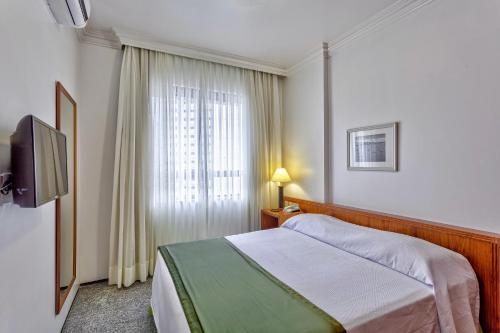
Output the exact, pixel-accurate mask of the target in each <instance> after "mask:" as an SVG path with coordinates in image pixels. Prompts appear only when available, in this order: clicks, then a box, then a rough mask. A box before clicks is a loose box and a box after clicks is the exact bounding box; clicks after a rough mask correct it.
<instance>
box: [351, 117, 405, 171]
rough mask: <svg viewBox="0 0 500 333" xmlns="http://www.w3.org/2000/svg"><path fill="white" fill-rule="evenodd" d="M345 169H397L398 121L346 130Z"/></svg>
mask: <svg viewBox="0 0 500 333" xmlns="http://www.w3.org/2000/svg"><path fill="white" fill-rule="evenodd" d="M347 169H348V170H372V171H393V172H395V171H398V123H397V122H394V123H390V124H383V125H376V126H367V127H359V128H353V129H349V130H347Z"/></svg>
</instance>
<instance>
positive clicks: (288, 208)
mask: <svg viewBox="0 0 500 333" xmlns="http://www.w3.org/2000/svg"><path fill="white" fill-rule="evenodd" d="M283 211H284V212H285V213H295V212H300V207H299V205H290V206H286V207H285V208H283Z"/></svg>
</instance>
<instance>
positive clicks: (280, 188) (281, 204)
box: [278, 186, 285, 209]
mask: <svg viewBox="0 0 500 333" xmlns="http://www.w3.org/2000/svg"><path fill="white" fill-rule="evenodd" d="M278 198H279V199H278V200H279V206H278V207H279V208H280V209H283V207H285V200H284V196H283V186H278Z"/></svg>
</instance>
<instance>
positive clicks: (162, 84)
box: [109, 46, 282, 287]
mask: <svg viewBox="0 0 500 333" xmlns="http://www.w3.org/2000/svg"><path fill="white" fill-rule="evenodd" d="M198 78H199V79H198ZM188 79H189V80H188ZM193 87H196V91H199V95H200V96H205V97H199V98H200V103H198V104H199V105H197V106H196V107H195V109H193V110H192V112H194V113H196V114H198V115H204V114H206V113H207V112H214V111H213V110H215V109H216V108H221V109H222V108H224V110H226V109H227V110H229V109H228V108H233V109H234V110H240V109H239V105H240V104H237V105H236V104H234V105H232V104H231V105H229V104H227V103H228V99H227V98H228V96H229V97H230V98H231V99H234V100H235V101H238V103H240V102H239V101H240V99H238V98H236V97H234V96H236V95H235V94H238V96H239V95H241V96H243V97H242V99H241V110H240V111H241V112H242V113H243V118H242V119H243V122H244V126H245V128H244V129H242V131H243V133H245V134H244V138H243V139H242V140H243V142H242V147H244V148H243V151H242V152H241V153H242V154H243V155H242V156H243V158H242V160H243V161H244V164H245V166H244V167H242V169H241V173H242V175H244V177H243V176H242V177H243V178H245V179H241V180H240V181H241V182H242V186H241V189H243V191H244V192H245V193H242V194H241V195H240V193H238V198H240V199H239V200H240V201H238V202H235V199H234V197H235V195H234V193H233V194H232V195H230V196H231V199H224V200H223V201H221V200H222V199H220V197H221V196H220V195H219V196H215V197H216V198H214V196H213V195H212V196H210V195H209V196H208V197H203V196H202V198H203V200H204V201H207V202H202V203H200V202H198V203H196V202H194V203H193V202H186V200H185V199H184V201H179V200H178V199H176V195H175V194H176V191H177V190H175V189H176V188H177V189H178V188H179V186H178V185H177V184H175V181H176V177H178V170H177V172H176V174H175V175H172V174H171V173H172V172H171V170H172V169H175V166H176V165H175V163H178V162H176V161H175V158H176V156H177V155H178V153H175V154H174V155H172V154H171V155H169V153H171V152H170V151H169V150H171V149H173V147H172V142H175V141H174V139H175V138H178V134H179V133H177V134H176V133H173V131H174V127H172V126H173V125H172V124H171V123H169V122H168V121H166V120H165V119H168V117H171V116H172V114H173V113H175V112H179V109H178V107H179V106H178V103H177V104H175V103H171V100H172V99H175V98H174V97H175V96H178V94H179V91H182V92H183V93H184V94H185V91H186V89H187V88H189V89H190V90H193ZM222 87H224V88H223V91H231V93H230V94H229V95H228V94H227V93H225V94H223V95H224V96H225V97H224V98H223V100H224V102H223V103H226V104H220V105H219V104H217V105H216V106H214V105H209V104H210V103H207V101H208V102H210V101H211V98H215V97H210V96H212V95H213V96H216V95H214V94H215V93H214V92H216V91H217V93H220V91H221V89H222ZM233 88H234V89H233ZM172 92H175V94H172ZM211 94H212V95H211ZM172 96H174V97H172ZM207 96H209V97H207ZM217 96H219V95H217ZM220 96H222V95H220ZM184 98H185V97H184ZM203 98H205V99H203ZM217 98H218V99H220V98H221V97H217ZM220 100H222V99H220ZM233 102H234V101H233ZM217 103H219V102H217ZM220 103H222V102H220ZM195 104H196V103H195ZM235 105H236V106H235ZM210 108H211V109H210ZM210 110H211V111H210ZM231 110H232V109H231ZM224 112H226V113H225V114H226V115H225V117H226V118H227V117H228V116H229V117H233V116H231V114H229V113H227V111H224ZM235 112H236V111H235ZM158 115H161V117H160V118H158V117H159V116H158ZM281 117H282V79H281V78H279V77H278V76H276V75H272V74H267V73H262V72H256V71H251V70H246V69H241V68H236V67H231V66H225V65H220V64H213V63H209V62H204V61H199V60H194V59H188V58H183V57H179V56H173V55H169V54H166V53H162V52H157V51H150V50H144V49H138V48H134V47H129V46H127V47H125V51H124V56H123V62H122V69H121V77H120V91H119V103H118V120H117V132H116V133H117V134H116V149H115V168H114V169H115V170H114V187H113V206H112V218H111V233H110V261H109V283H110V284H116V285H117V286H118V287H121V286H129V285H131V284H132V283H134V281H136V280H140V281H145V280H146V279H147V277H148V275H150V274H152V273H153V269H154V262H155V256H156V249H157V246H159V245H162V244H165V243H171V242H176V241H184V240H190V239H192V238H193V237H194V238H196V236H193V237H191V238H186V234H191V235H201V234H203V235H206V236H204V237H211V236H210V235H221V233H224V230H241V231H253V230H258V229H259V223H260V209H261V208H264V207H270V206H271V205H272V203H273V202H275V201H276V200H277V189H276V186H274V185H273V184H272V183H271V182H270V178H271V176H272V172H273V171H274V169H275V168H276V167H278V166H280V164H281V123H282V122H281ZM226 118H225V119H226ZM175 119H178V117H177V118H175ZM227 119H229V120H231V119H236V118H234V117H233V118H227ZM227 119H226V120H224V121H223V122H224V124H225V125H224V126H228V125H227V123H231V121H228V120H227ZM219 121H222V120H219ZM163 122H164V123H165V125H163ZM202 123H204V122H202ZM221 124H222V123H221ZM162 126H163V127H162ZM158 135H160V136H161V138H159V137H158ZM175 135H177V136H175ZM174 136H175V138H174ZM226 140H227V138H226ZM216 141H217V140H216ZM219 141H220V140H219ZM220 144H224V145H225V146H227V145H228V144H231V142H226V143H220ZM159 151H160V153H161V157H162V158H158V154H159V153H158V152H159ZM208 151H209V152H210V151H211V150H210V149H208ZM208 154H210V153H208ZM164 155H166V156H172V157H169V158H167V159H165V158H164ZM209 157H210V156H208V157H207V160H210V158H209ZM204 163H205V164H206V162H204ZM205 164H204V165H205ZM207 167H208V168H210V165H208V166H207ZM212 173H213V172H212V170H210V172H209V173H208V174H212ZM240 178H241V177H240ZM234 180H235V179H232V180H231V182H234ZM197 181H198V182H199V184H198V186H199V187H200V188H201V189H203V191H204V192H206V193H213V192H214V189H213V188H211V187H210V186H213V185H212V183H213V181H210V179H208V180H206V182H205V183H202V181H204V180H201V181H200V180H197ZM172 182H174V184H172ZM158 184H160V186H159V185H158ZM172 185H174V186H172ZM176 186H177V187H176ZM172 189H174V190H172ZM172 191H173V192H172ZM226 197H227V195H226ZM158 198H162V199H161V200H159V199H158ZM163 198H166V199H163ZM159 207H161V209H160V208H159ZM200 207H203V209H202V210H201V212H205V211H206V212H208V214H207V213H200ZM225 209H230V210H231V211H230V212H226V213H225V212H224V210H225ZM235 216H237V217H238V218H235ZM193 217H196V218H195V219H193ZM232 224H238V226H237V228H236V229H235V228H233V229H231V225H232ZM189 228H193V230H192V232H190V233H189V230H188V229H189ZM195 228H204V229H203V230H204V232H203V233H200V232H199V231H200V230H198V229H195ZM206 228H209V229H210V228H211V229H214V230H215V231H214V232H210V230H209V232H206ZM181 229H182V233H181V232H180V230H181ZM187 231H188V233H186V232H187ZM202 238H203V237H202Z"/></svg>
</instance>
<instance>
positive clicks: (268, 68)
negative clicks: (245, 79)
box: [77, 0, 434, 76]
mask: <svg viewBox="0 0 500 333" xmlns="http://www.w3.org/2000/svg"><path fill="white" fill-rule="evenodd" d="M433 1H434V0H398V1H396V2H395V3H393V4H391V5H390V6H388V7H386V8H384V9H383V10H382V11H380V12H378V13H377V14H375V15H373V16H371V17H369V18H368V19H367V20H366V21H364V22H362V23H361V24H358V25H357V26H356V27H354V28H353V29H351V30H350V31H348V32H347V33H345V34H343V35H342V36H340V38H338V39H337V40H334V41H330V42H328V45H329V47H328V51H330V52H331V51H335V50H338V49H340V48H341V47H343V46H345V45H346V44H348V43H350V42H352V41H354V40H357V39H359V38H362V37H364V36H366V35H368V34H370V33H372V32H375V31H378V30H380V29H382V28H384V27H387V26H389V25H390V24H392V23H394V22H395V21H398V20H400V19H402V18H404V17H405V16H407V15H409V14H411V13H413V12H414V11H416V10H418V9H420V8H421V7H423V6H425V5H428V4H430V3H431V2H433ZM77 35H78V39H79V40H80V42H82V43H87V44H92V45H98V46H103V47H110V48H113V49H120V48H121V47H122V45H130V46H135V47H140V48H145V49H150V50H155V51H161V52H166V53H170V54H175V55H180V56H184V57H189V58H194V59H200V60H205V61H211V62H216V63H220V64H224V65H230V66H236V67H241V68H247V69H252V70H257V71H261V72H267V73H272V74H277V75H280V76H288V75H292V74H294V73H295V72H297V71H299V70H300V69H302V68H303V67H304V66H306V65H307V64H308V63H310V62H312V61H313V60H315V59H318V58H320V57H321V56H322V54H323V48H321V47H318V48H317V49H315V50H313V51H311V52H310V53H309V55H308V56H307V57H305V58H304V59H302V60H301V61H299V62H298V63H296V64H295V65H293V66H290V67H288V68H286V67H285V66H281V65H278V64H272V63H266V62H262V61H259V60H255V59H250V58H246V57H242V56H237V55H234V54H229V53H223V52H219V51H215V50H210V49H204V48H198V47H193V46H186V45H180V44H175V43H164V42H161V41H156V40H154V39H153V38H151V37H149V38H148V37H146V36H144V35H141V34H135V33H131V32H128V31H125V30H122V29H117V28H113V29H112V31H102V30H92V29H89V28H87V27H85V28H83V29H78V30H77Z"/></svg>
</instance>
